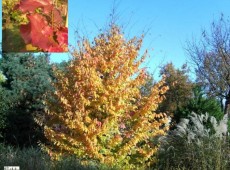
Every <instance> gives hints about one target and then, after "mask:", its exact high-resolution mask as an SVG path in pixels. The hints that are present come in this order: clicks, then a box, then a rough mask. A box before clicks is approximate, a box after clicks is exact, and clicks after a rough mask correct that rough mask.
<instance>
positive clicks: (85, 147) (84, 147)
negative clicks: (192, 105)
mask: <svg viewBox="0 0 230 170" xmlns="http://www.w3.org/2000/svg"><path fill="white" fill-rule="evenodd" d="M142 39H143V37H141V38H136V37H135V38H133V39H130V40H126V39H125V38H124V35H123V34H122V33H121V31H120V29H119V27H117V26H111V27H110V30H109V31H106V32H105V33H102V34H100V35H99V36H97V37H96V38H95V39H94V42H93V43H90V42H89V40H87V39H85V40H83V42H82V43H79V44H78V45H79V48H78V49H76V50H75V51H74V52H73V53H72V55H73V59H72V60H71V62H70V64H69V66H68V67H67V70H66V71H65V72H60V71H56V76H57V80H58V81H57V82H55V83H54V87H55V89H56V91H55V93H53V94H52V98H53V100H50V101H47V105H48V108H47V116H46V119H45V120H44V125H45V135H46V137H47V139H48V140H49V141H50V144H49V145H45V146H44V147H45V149H46V150H47V151H48V152H49V153H50V155H52V156H54V157H59V156H61V155H65V154H74V155H76V156H78V157H80V158H81V159H93V160H98V161H100V162H101V163H105V164H108V165H114V164H119V165H121V166H122V168H123V169H127V168H128V169H131V168H135V169H136V168H138V167H139V166H141V165H143V164H146V163H151V162H153V161H154V157H153V155H154V154H155V153H156V151H157V148H158V147H157V145H155V144H154V142H153V141H152V140H153V139H154V137H156V136H158V135H163V134H164V133H165V130H166V129H167V126H165V124H166V123H167V116H166V115H165V114H164V113H159V114H157V113H156V112H155V110H156V109H157V106H158V104H159V103H160V102H162V100H163V98H164V97H163V94H164V93H165V92H166V90H167V87H166V86H163V84H164V80H161V81H160V82H159V83H156V84H155V86H154V87H153V88H152V89H151V94H150V95H148V97H145V96H142V95H141V90H140V87H141V86H142V85H143V84H145V82H146V73H145V71H144V69H141V68H140V64H141V63H142V62H143V61H144V58H145V56H146V55H147V53H145V54H144V55H143V56H142V57H141V58H139V57H138V56H139V50H140V48H141V44H142Z"/></svg>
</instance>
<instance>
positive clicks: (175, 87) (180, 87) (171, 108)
mask: <svg viewBox="0 0 230 170" xmlns="http://www.w3.org/2000/svg"><path fill="white" fill-rule="evenodd" d="M188 71H189V70H188V67H187V65H186V64H184V65H183V66H182V67H181V68H180V69H176V68H175V66H174V65H173V64H172V63H168V64H166V65H164V66H163V67H162V68H161V70H160V75H165V83H166V85H167V86H168V87H169V90H168V91H167V92H166V93H165V97H166V99H165V100H164V101H163V102H162V103H161V104H160V106H159V108H158V111H160V112H164V113H167V114H168V115H171V117H172V118H173V117H174V114H175V111H176V110H177V109H178V108H179V107H182V106H184V105H186V102H187V101H188V100H189V99H191V97H192V88H193V83H192V81H191V80H190V79H189V76H188Z"/></svg>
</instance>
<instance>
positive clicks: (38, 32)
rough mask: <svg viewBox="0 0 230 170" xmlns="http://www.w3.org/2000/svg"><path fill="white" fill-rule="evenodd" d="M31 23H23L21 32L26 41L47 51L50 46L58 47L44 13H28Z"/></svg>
mask: <svg viewBox="0 0 230 170" xmlns="http://www.w3.org/2000/svg"><path fill="white" fill-rule="evenodd" d="M27 17H28V19H29V23H28V24H27V25H21V28H20V32H21V35H22V37H23V39H24V41H25V43H31V44H32V45H33V46H36V47H39V48H41V49H43V50H44V51H47V50H48V49H49V48H50V47H57V46H58V44H57V43H56V42H55V41H54V39H53V30H52V27H51V26H49V25H48V23H47V21H46V20H45V18H44V17H43V16H42V15H39V14H33V15H27Z"/></svg>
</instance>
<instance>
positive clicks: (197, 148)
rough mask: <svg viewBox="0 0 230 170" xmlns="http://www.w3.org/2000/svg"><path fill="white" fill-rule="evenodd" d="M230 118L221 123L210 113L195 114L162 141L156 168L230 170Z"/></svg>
mask: <svg viewBox="0 0 230 170" xmlns="http://www.w3.org/2000/svg"><path fill="white" fill-rule="evenodd" d="M227 121H228V117H227V115H225V116H224V117H223V119H222V120H220V121H219V122H218V121H217V120H216V119H215V118H214V117H212V116H209V115H208V113H206V114H201V115H198V114H196V113H191V115H190V116H189V117H188V119H181V121H180V123H179V124H178V125H177V128H176V129H175V130H173V131H170V132H169V133H168V135H167V136H165V137H162V138H160V141H161V147H160V149H159V153H158V164H157V165H156V167H155V169H208V170H210V169H230V150H229V141H228V134H227V129H228V128H227Z"/></svg>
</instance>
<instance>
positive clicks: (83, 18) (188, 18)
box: [52, 0, 230, 74]
mask: <svg viewBox="0 0 230 170" xmlns="http://www.w3.org/2000/svg"><path fill="white" fill-rule="evenodd" d="M112 6H113V0H82V1H76V0H69V43H70V44H71V45H73V46H74V45H75V44H76V40H77V38H76V37H75V36H74V32H75V31H76V30H78V31H79V32H80V33H82V34H85V35H88V36H89V37H90V38H92V37H94V36H95V35H97V33H98V29H100V28H104V27H105V25H106V23H107V22H108V20H109V14H110V13H111V9H112ZM116 9H117V13H118V15H119V17H120V18H119V20H118V22H119V24H121V25H124V26H125V28H126V29H125V30H124V31H125V34H126V35H127V36H130V37H132V36H135V35H140V34H141V33H142V32H143V31H147V30H148V33H147V35H146V38H145V39H144V44H143V49H153V51H150V55H151V58H150V59H149V60H148V62H146V66H147V67H149V68H150V69H149V70H150V72H152V71H154V70H155V69H156V68H157V66H158V65H159V64H161V63H162V62H163V63H164V64H165V63H168V62H171V61H172V62H173V63H174V65H175V66H176V67H180V66H181V65H182V64H183V63H185V62H186V61H187V60H188V56H187V55H186V53H185V50H184V49H183V47H184V46H185V42H186V40H191V39H192V37H195V38H199V36H200V34H201V29H202V28H205V29H209V26H210V23H211V22H212V21H213V20H215V19H218V18H219V17H220V14H221V13H223V14H224V15H225V17H230V1H229V0H221V1H217V0H192V1H189V0H158V1H157V0H117V1H116ZM64 58H68V57H67V54H64V55H60V54H57V55H52V60H53V61H60V60H62V59H64ZM156 74H158V73H156Z"/></svg>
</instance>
